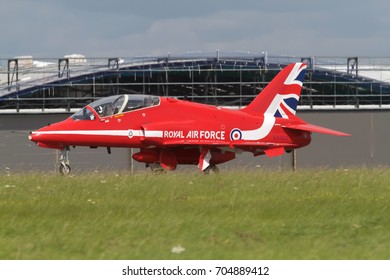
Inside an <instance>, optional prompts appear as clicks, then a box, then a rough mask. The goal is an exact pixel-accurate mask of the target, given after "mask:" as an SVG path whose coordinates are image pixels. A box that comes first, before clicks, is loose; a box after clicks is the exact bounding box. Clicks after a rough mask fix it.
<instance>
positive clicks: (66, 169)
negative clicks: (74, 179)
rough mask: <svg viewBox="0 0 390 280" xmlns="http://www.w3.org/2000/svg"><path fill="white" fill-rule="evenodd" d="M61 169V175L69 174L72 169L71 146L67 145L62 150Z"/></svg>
mask: <svg viewBox="0 0 390 280" xmlns="http://www.w3.org/2000/svg"><path fill="white" fill-rule="evenodd" d="M59 163H60V166H59V169H58V171H59V172H60V174H61V175H68V174H69V173H70V171H71V168H70V165H69V147H66V148H65V149H64V150H62V153H61V155H60V157H59Z"/></svg>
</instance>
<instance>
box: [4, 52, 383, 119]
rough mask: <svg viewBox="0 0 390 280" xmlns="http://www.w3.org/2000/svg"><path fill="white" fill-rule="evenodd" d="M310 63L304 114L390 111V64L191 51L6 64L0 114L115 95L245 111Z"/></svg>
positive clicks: (47, 109)
mask: <svg viewBox="0 0 390 280" xmlns="http://www.w3.org/2000/svg"><path fill="white" fill-rule="evenodd" d="M298 61H304V62H306V63H307V64H308V71H307V74H306V76H305V82H304V87H303V91H302V94H301V100H300V107H299V108H301V109H307V110H311V109H329V110H332V109H350V110H353V109H364V108H368V109H387V108H390V58H386V57H381V58H379V57H288V56H270V55H268V54H267V53H245V52H235V53H222V52H219V51H217V52H215V53H186V54H177V55H171V54H168V55H167V56H161V57H135V58H117V57H114V58H85V57H83V56H77V55H73V56H67V57H64V58H57V59H42V58H41V59H36V58H32V57H17V58H11V59H1V60H0V63H1V68H0V109H3V110H11V111H16V112H21V111H23V110H31V109H34V110H40V111H45V112H50V111H51V110H64V111H72V109H75V108H80V107H82V106H84V105H85V104H87V103H89V102H91V101H93V100H95V99H98V98H101V97H103V96H108V95H114V94H124V93H126V94H154V95H160V96H174V97H178V98H183V99H189V100H192V101H196V102H201V103H208V104H217V105H223V106H238V107H241V106H245V105H247V104H248V103H249V102H250V101H251V100H252V99H253V98H254V96H256V95H257V94H258V92H260V91H261V90H262V89H263V88H264V87H265V86H266V85H267V84H268V82H269V81H270V80H272V78H273V77H274V76H275V75H276V74H277V73H278V72H279V71H280V70H281V69H282V68H283V67H284V66H285V65H287V64H289V63H291V62H298Z"/></svg>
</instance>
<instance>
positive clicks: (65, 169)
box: [59, 163, 72, 175]
mask: <svg viewBox="0 0 390 280" xmlns="http://www.w3.org/2000/svg"><path fill="white" fill-rule="evenodd" d="M71 170H72V169H71V168H70V166H69V164H66V163H65V164H60V168H59V171H60V174H61V175H68V174H69V173H70V171H71Z"/></svg>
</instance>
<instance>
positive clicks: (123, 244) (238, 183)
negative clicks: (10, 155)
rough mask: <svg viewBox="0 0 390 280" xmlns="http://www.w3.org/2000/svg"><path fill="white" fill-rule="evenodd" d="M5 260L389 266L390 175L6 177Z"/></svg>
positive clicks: (0, 182) (2, 185)
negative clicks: (380, 262) (360, 262)
mask: <svg viewBox="0 0 390 280" xmlns="http://www.w3.org/2000/svg"><path fill="white" fill-rule="evenodd" d="M0 248H1V250H0V259H390V169H387V168H375V169H350V170H304V171H298V172H295V173H291V172H281V171H279V172H278V171H257V172H249V173H244V172H238V171H237V172H236V171H230V172H228V171H221V173H220V174H214V175H210V176H204V175H202V174H198V173H188V174H187V173H174V172H172V173H168V174H164V175H153V174H149V173H139V174H134V175H129V174H114V173H110V174H97V173H93V174H92V173H91V174H83V175H77V176H74V177H61V176H59V175H50V174H15V175H13V174H11V175H2V176H0Z"/></svg>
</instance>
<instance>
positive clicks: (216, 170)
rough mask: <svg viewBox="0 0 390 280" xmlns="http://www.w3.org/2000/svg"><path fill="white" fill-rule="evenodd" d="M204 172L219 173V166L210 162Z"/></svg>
mask: <svg viewBox="0 0 390 280" xmlns="http://www.w3.org/2000/svg"><path fill="white" fill-rule="evenodd" d="M203 173H204V174H206V175H208V174H218V173H219V168H218V166H217V165H215V164H210V166H209V167H207V168H206V169H205V170H203Z"/></svg>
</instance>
